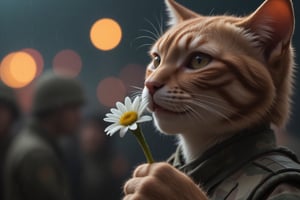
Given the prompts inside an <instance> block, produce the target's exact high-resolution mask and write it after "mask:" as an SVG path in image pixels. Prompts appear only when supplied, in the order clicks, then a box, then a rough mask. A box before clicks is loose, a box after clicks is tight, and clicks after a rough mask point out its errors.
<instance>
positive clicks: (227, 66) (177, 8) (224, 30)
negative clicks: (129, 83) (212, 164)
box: [143, 0, 294, 162]
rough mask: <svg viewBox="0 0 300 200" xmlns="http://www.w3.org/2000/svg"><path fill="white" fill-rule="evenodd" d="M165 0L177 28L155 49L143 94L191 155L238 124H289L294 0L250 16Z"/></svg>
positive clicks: (270, 3)
mask: <svg viewBox="0 0 300 200" xmlns="http://www.w3.org/2000/svg"><path fill="white" fill-rule="evenodd" d="M203 3H205V2H203ZM166 5H167V9H168V11H169V16H170V21H169V25H170V28H169V30H167V31H166V33H165V34H163V35H162V36H161V38H159V39H158V40H157V42H156V43H155V44H154V45H153V47H152V48H151V50H150V56H151V57H152V62H151V63H150V64H149V66H148V68H147V72H146V81H145V88H144V90H143V97H145V98H146V99H147V100H148V101H149V110H150V111H151V112H153V116H154V119H155V125H156V127H157V128H158V129H159V130H160V131H161V132H163V133H165V134H171V135H178V138H179V144H180V145H181V146H182V150H183V156H184V160H185V162H191V161H192V160H194V159H196V158H197V157H199V156H200V155H201V154H202V153H203V152H204V151H205V150H207V149H208V148H209V147H211V146H213V145H214V144H216V143H218V142H220V141H223V140H224V139H226V138H228V137H231V136H232V135H233V134H234V133H235V132H237V131H239V130H242V129H245V128H251V127H254V126H256V125H259V124H263V123H265V124H269V123H272V124H274V125H276V126H279V127H283V126H284V125H285V123H286V122H287V120H288V118H289V113H290V101H291V99H290V98H291V94H292V84H293V70H294V55H293V48H292V46H291V37H292V35H293V32H294V13H293V7H292V3H291V1H290V0H266V1H265V2H264V3H263V4H262V5H261V6H260V7H259V8H258V9H257V10H256V11H255V12H254V13H252V14H250V15H249V16H246V17H237V16H227V15H221V16H202V15H200V14H197V13H195V12H193V11H191V10H189V9H187V8H185V7H183V6H181V5H180V4H178V3H176V2H175V1H173V0H166Z"/></svg>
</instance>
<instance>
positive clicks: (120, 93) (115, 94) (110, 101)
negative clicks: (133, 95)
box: [97, 77, 127, 107]
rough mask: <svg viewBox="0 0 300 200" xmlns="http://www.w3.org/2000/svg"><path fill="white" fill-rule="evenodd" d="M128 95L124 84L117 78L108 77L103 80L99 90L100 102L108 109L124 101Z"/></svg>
mask: <svg viewBox="0 0 300 200" xmlns="http://www.w3.org/2000/svg"><path fill="white" fill-rule="evenodd" d="M126 93H127V91H126V87H125V85H124V83H123V82H122V81H121V80H120V79H118V78H115V77H108V78H106V79H104V80H102V81H101V82H100V83H99V85H98V88H97V97H98V100H99V102H100V103H101V104H102V105H104V106H107V107H113V106H115V104H116V102H117V101H123V100H124V98H125V96H126Z"/></svg>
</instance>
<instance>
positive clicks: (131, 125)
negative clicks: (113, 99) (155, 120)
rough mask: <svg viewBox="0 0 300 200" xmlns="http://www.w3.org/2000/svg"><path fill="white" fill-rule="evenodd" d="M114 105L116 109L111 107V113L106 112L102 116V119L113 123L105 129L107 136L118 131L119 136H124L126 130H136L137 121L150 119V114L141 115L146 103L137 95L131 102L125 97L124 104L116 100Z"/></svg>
mask: <svg viewBox="0 0 300 200" xmlns="http://www.w3.org/2000/svg"><path fill="white" fill-rule="evenodd" d="M116 107H117V109H116V108H112V109H111V110H110V112H111V113H108V114H106V118H104V121H106V122H110V123H113V124H111V125H110V126H108V127H107V128H106V129H105V132H107V135H109V136H112V135H114V134H115V133H116V132H117V131H120V137H124V136H125V134H126V132H127V131H128V130H132V131H134V130H137V129H138V124H139V123H142V122H146V121H151V120H152V117H151V116H148V115H142V114H143V112H144V110H145V108H146V107H147V103H146V102H145V101H143V100H142V98H141V97H139V96H138V97H136V98H135V99H134V101H133V102H132V101H131V99H130V98H129V97H126V98H125V104H123V103H121V102H117V103H116Z"/></svg>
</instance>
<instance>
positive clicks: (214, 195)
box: [169, 126, 300, 200]
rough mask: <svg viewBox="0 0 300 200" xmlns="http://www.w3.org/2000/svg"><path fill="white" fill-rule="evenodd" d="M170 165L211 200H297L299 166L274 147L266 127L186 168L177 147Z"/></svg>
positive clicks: (217, 147)
mask: <svg viewBox="0 0 300 200" xmlns="http://www.w3.org/2000/svg"><path fill="white" fill-rule="evenodd" d="M169 163H170V164H172V165H173V166H174V167H176V168H177V169H179V170H181V171H182V172H184V173H186V174H187V175H189V176H190V177H191V178H192V179H193V180H194V181H195V182H196V183H197V184H199V186H200V187H201V188H202V189H204V190H205V191H206V192H207V194H208V196H209V197H210V199H213V200H223V199H226V200H248V199H249V200H250V199H251V200H252V199H253V200H260V199H268V200H294V199H300V163H299V161H298V159H297V158H296V156H295V155H294V154H293V153H292V152H290V151H289V150H287V149H284V148H278V147H277V146H276V140H275V135H274V133H273V131H272V130H271V129H270V128H269V127H268V126H260V127H258V128H255V129H251V130H244V131H241V132H240V133H237V134H235V136H233V137H232V138H230V139H228V140H226V141H224V142H222V143H220V144H217V145H215V146H214V147H212V148H211V149H209V150H208V151H206V152H205V153H204V154H203V155H202V156H201V157H200V158H198V159H197V160H195V161H193V162H191V163H189V164H185V163H184V162H183V159H182V153H181V147H180V146H179V147H178V149H177V151H176V153H175V154H174V155H173V156H172V157H171V158H170V159H169Z"/></svg>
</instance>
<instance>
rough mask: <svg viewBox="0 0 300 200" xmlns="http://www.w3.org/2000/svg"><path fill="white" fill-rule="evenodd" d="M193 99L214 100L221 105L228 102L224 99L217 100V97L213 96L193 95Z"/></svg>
mask: <svg viewBox="0 0 300 200" xmlns="http://www.w3.org/2000/svg"><path fill="white" fill-rule="evenodd" d="M191 95H192V96H193V97H204V98H208V99H212V100H216V101H218V102H220V103H226V101H224V100H223V99H220V98H217V97H213V96H209V95H204V94H191Z"/></svg>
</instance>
